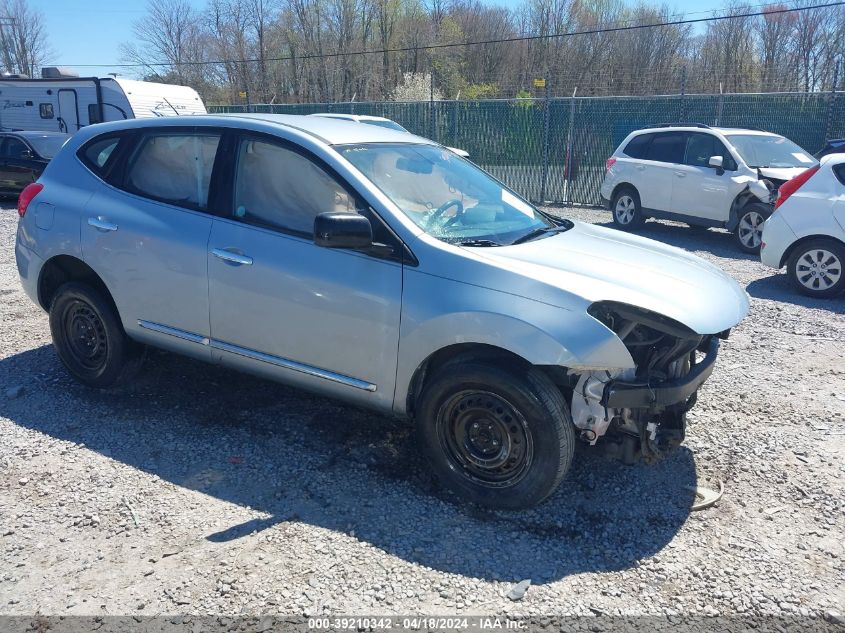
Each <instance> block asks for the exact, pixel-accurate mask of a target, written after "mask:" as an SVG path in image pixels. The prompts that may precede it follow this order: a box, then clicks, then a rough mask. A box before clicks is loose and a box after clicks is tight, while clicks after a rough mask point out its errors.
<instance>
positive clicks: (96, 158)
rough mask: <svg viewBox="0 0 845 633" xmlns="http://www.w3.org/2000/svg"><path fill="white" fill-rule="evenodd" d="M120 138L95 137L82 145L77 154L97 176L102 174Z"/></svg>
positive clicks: (106, 168)
mask: <svg viewBox="0 0 845 633" xmlns="http://www.w3.org/2000/svg"><path fill="white" fill-rule="evenodd" d="M122 139H123V136H107V137H101V138H95V139H94V140H92V141H89V142H88V143H86V144H85V145H83V146H82V148H81V149H80V150H79V152H78V154H77V155H78V156H79V158H80V159H82V162H83V163H85V164H86V165H87V166H88V168H89V169H90V170H91V171H93V172H94V173H95V174H97V175H98V176H104V175H105V174H106V172H107V170H108V167H109V166H110V164H111V161H112V159H113V157H114V156H115V154H116V152H115V150H116V149H117V146H118V145H119V144H120V141H121V140H122Z"/></svg>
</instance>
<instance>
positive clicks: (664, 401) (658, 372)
mask: <svg viewBox="0 0 845 633" xmlns="http://www.w3.org/2000/svg"><path fill="white" fill-rule="evenodd" d="M588 312H589V314H590V315H591V316H592V317H593V318H595V319H597V320H598V321H600V322H602V323H603V324H604V325H606V326H607V327H608V328H609V329H611V330H612V331H613V332H614V333H615V334H616V336H618V337H619V339H620V340H621V341H622V342H623V343H624V344H625V347H626V348H627V349H628V351H629V353H630V354H631V357H632V358H633V360H634V363H635V365H636V366H635V367H634V368H631V369H625V370H622V371H619V370H617V371H592V372H586V373H581V374H576V375H574V376H572V377H571V379H572V380H574V381H575V384H574V385H573V390H572V403H571V411H572V420H573V422H574V424H575V426H576V427H577V428H578V429H580V430H581V438H582V439H583V440H585V441H587V442H589V443H590V444H595V442H596V441H597V440H598V439H599V438H600V437H602V436H605V435H606V436H607V439H606V440H604V441H603V444H605V445H606V446H607V448H608V449H610V450H611V451H614V450H615V451H616V452H618V456H619V457H620V458H622V459H623V460H624V461H634V460H635V459H636V458H637V457H638V456H641V457H642V458H644V459H646V460H649V461H651V460H654V459H657V458H659V457H661V456H663V455H665V454H666V453H668V452H669V451H671V450H672V449H674V448H676V447H677V446H679V445H680V444H681V442H682V441H683V439H684V435H685V432H686V413H687V411H689V409H691V408H692V406H693V405H694V404H695V400H696V395H697V391H698V388H699V387H700V386H701V384H702V383H703V382H704V381H705V380H707V378H708V377H709V376H710V374H711V372H712V371H713V367H714V365H715V362H716V356H717V354H718V350H719V339H720V338H727V335H728V332H727V331H725V332H722V333H720V334H717V335H701V334H697V333H695V332H693V331H692V330H691V329H690V328H688V327H686V326H685V325H683V324H681V323H678V322H677V321H674V320H672V319H669V318H667V317H664V316H662V315H659V314H655V313H653V312H649V311H647V310H643V309H640V308H637V307H635V306H631V305H627V304H623V303H616V302H611V301H602V302H598V303H594V304H593V305H592V306H590V308H589V310H588Z"/></svg>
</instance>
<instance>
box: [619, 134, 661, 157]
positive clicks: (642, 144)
mask: <svg viewBox="0 0 845 633" xmlns="http://www.w3.org/2000/svg"><path fill="white" fill-rule="evenodd" d="M653 136H654V134H639V135H637V136H635V137H634V138H632V139H631V140H630V141H628V144H627V145H626V146H625V149H623V150H622V153H623V154H625V156H630V157H631V158H645V157H646V153H647V152H648V146H649V144H650V143H651V139H652V137H653Z"/></svg>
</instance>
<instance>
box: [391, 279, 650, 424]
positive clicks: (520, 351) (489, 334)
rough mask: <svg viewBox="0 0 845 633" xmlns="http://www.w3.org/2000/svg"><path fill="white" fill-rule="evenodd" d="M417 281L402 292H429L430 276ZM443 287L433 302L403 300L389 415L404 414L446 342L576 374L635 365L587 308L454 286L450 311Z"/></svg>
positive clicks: (446, 290)
mask: <svg viewBox="0 0 845 633" xmlns="http://www.w3.org/2000/svg"><path fill="white" fill-rule="evenodd" d="M418 280H419V281H421V282H422V284H420V285H417V284H413V283H412V284H408V285H407V286H406V293H415V292H420V293H421V294H426V293H427V291H428V290H429V289H428V288H425V286H426V285H427V283H426V282H427V281H428V279H426V278H425V276H422V275H421V276H420V277H419V278H418ZM444 282H446V280H444V279H442V278H441V279H439V281H438V283H437V286H438V290H439V293H438V294H437V295H436V296H437V297H438V300H436V301H432V300H431V296H432V295H429V300H428V301H422V300H414V299H413V298H411V299H410V300H407V299H406V301H404V302H403V311H402V325H401V330H402V334H401V336H400V341H399V355H398V363H397V368H396V391H395V394H394V399H393V410H394V412H395V413H396V414H398V415H404V414H405V409H406V404H407V398H408V391H409V389H410V387H411V381H412V379H413V377H414V374H415V373H416V371H417V369H418V368H419V367H420V366H421V365H422V364H423V363H424V362H425V360H426V359H427V358H429V356H431V355H432V354H434V353H435V352H437V351H439V350H441V349H443V348H446V347H449V346H451V345H458V344H462V343H476V344H484V345H492V346H495V347H498V348H501V349H504V350H507V351H509V352H511V353H513V354H516V355H517V356H520V357H521V358H524V359H525V360H526V361H528V362H529V363H531V364H533V365H553V366H561V367H568V368H572V369H579V370H592V369H626V368H630V367H633V366H634V362H633V359H632V358H631V355H630V353H629V352H628V350H627V349H626V348H625V346H624V344H623V343H622V341H620V340H619V338H618V337H617V336H616V334H615V333H614V332H612V331H611V330H610V329H608V328H607V327H605V326H604V324H602V323H600V322H599V321H597V320H596V319H594V318H593V317H591V316H590V315H589V314H587V312H586V304H585V305H584V307H583V310H582V309H572V310H567V309H563V308H560V307H557V306H552V305H549V304H547V303H542V302H539V301H534V300H531V299H526V298H523V297H518V296H515V295H511V294H508V293H503V292H498V291H494V290H491V289H489V288H482V287H478V286H472V285H469V284H460V283H457V282H452V284H455V290H456V291H457V292H458V293H459V295H458V296H459V297H460V300H459V301H456V302H455V303H454V308H456V309H455V310H452V309H450V307H451V305H450V304H452V303H453V302H452V301H451V300H450V297H451V296H452V295H451V292H450V290H451V289H450V288H448V287H444ZM446 283H447V284H448V282H446ZM448 286H451V284H448ZM431 290H434V289H433V288H432V289H431ZM444 291H445V292H444Z"/></svg>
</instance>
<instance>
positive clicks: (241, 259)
mask: <svg viewBox="0 0 845 633" xmlns="http://www.w3.org/2000/svg"><path fill="white" fill-rule="evenodd" d="M211 254H212V255H214V256H215V257H217V258H218V259H222V260H223V261H224V262H229V263H230V264H235V265H237V266H252V257H250V256H249V255H241V254H240V253H233V252H232V251H230V250H227V249H225V248H215V249H212V251H211Z"/></svg>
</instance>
